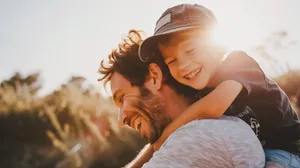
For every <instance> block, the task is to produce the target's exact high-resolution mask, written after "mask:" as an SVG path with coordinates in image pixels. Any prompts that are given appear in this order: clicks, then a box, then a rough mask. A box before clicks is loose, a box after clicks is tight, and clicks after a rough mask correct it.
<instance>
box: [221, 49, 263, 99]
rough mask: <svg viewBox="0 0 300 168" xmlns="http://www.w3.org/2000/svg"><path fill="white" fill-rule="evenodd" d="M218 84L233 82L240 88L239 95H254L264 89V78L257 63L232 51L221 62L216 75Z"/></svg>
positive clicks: (239, 52)
mask: <svg viewBox="0 0 300 168" xmlns="http://www.w3.org/2000/svg"><path fill="white" fill-rule="evenodd" d="M217 78H218V83H222V82H224V81H226V80H234V81H237V82H239V83H240V84H241V85H242V86H243V89H242V92H241V94H240V95H239V97H241V96H248V95H256V94H259V93H261V92H262V91H264V90H265V89H266V78H265V75H264V73H263V71H262V70H261V68H260V67H259V65H258V63H257V62H256V61H255V60H254V59H253V58H251V57H249V56H248V55H247V54H246V53H245V52H243V51H233V52H231V53H230V54H229V55H228V57H227V58H226V59H225V60H224V61H223V63H222V66H221V67H220V69H219V70H218V73H217Z"/></svg>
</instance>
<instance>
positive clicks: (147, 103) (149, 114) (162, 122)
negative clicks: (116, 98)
mask: <svg viewBox="0 0 300 168" xmlns="http://www.w3.org/2000/svg"><path fill="white" fill-rule="evenodd" d="M139 90H140V96H139V98H138V100H136V101H134V102H133V103H132V106H133V107H135V108H137V109H138V110H139V111H140V112H141V113H143V116H144V117H146V118H147V119H148V121H149V124H150V130H149V131H150V137H148V141H149V143H154V142H155V141H156V140H157V139H158V138H159V137H160V136H161V134H162V132H163V130H164V129H165V127H166V126H167V125H168V124H169V123H170V122H171V118H170V116H169V115H168V113H167V112H166V108H165V106H164V104H163V101H162V100H161V99H160V98H159V97H157V96H156V95H154V94H153V93H152V92H151V91H150V90H149V89H147V88H145V87H140V88H139Z"/></svg>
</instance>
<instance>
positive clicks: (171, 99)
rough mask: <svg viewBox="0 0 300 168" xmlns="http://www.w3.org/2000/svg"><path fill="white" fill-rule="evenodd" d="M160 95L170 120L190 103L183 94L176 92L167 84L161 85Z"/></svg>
mask: <svg viewBox="0 0 300 168" xmlns="http://www.w3.org/2000/svg"><path fill="white" fill-rule="evenodd" d="M163 87H164V88H163V89H162V93H161V94H162V96H163V100H164V104H165V107H166V111H167V113H168V114H169V116H170V117H171V120H174V119H175V118H177V117H178V116H179V115H180V114H181V113H182V112H183V111H184V110H185V109H186V108H187V107H188V106H189V105H190V104H189V103H188V101H187V100H186V99H185V98H184V96H183V95H179V94H177V93H176V92H175V91H174V90H173V89H171V88H170V87H169V86H167V85H166V86H163Z"/></svg>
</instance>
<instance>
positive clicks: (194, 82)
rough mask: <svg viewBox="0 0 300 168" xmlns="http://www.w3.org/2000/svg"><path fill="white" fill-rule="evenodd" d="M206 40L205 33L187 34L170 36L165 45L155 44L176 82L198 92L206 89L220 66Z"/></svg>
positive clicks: (208, 41) (212, 48)
mask: <svg viewBox="0 0 300 168" xmlns="http://www.w3.org/2000/svg"><path fill="white" fill-rule="evenodd" d="M210 37H211V36H210V33H209V32H207V31H203V30H202V31H200V30H189V31H184V32H179V33H175V34H173V35H171V37H170V40H169V41H168V43H167V44H162V43H159V44H158V46H159V49H160V51H161V53H162V55H163V58H164V60H165V63H166V64H167V65H168V67H169V69H170V72H171V74H172V76H173V77H174V78H175V79H176V80H177V81H178V82H180V83H182V84H184V85H188V86H191V87H193V88H195V89H198V90H200V89H203V88H205V87H207V86H209V85H210V83H211V82H212V81H211V79H212V77H213V76H214V73H215V71H216V68H217V67H218V65H219V64H220V63H221V56H220V54H218V53H219V52H218V51H217V50H216V48H215V47H214V44H212V43H211V38H210Z"/></svg>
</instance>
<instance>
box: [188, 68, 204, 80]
mask: <svg viewBox="0 0 300 168" xmlns="http://www.w3.org/2000/svg"><path fill="white" fill-rule="evenodd" d="M199 72H200V69H197V70H195V71H194V72H192V73H190V74H189V75H185V76H184V78H186V79H192V78H194V77H195V76H196V75H197V74H198V73H199Z"/></svg>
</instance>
